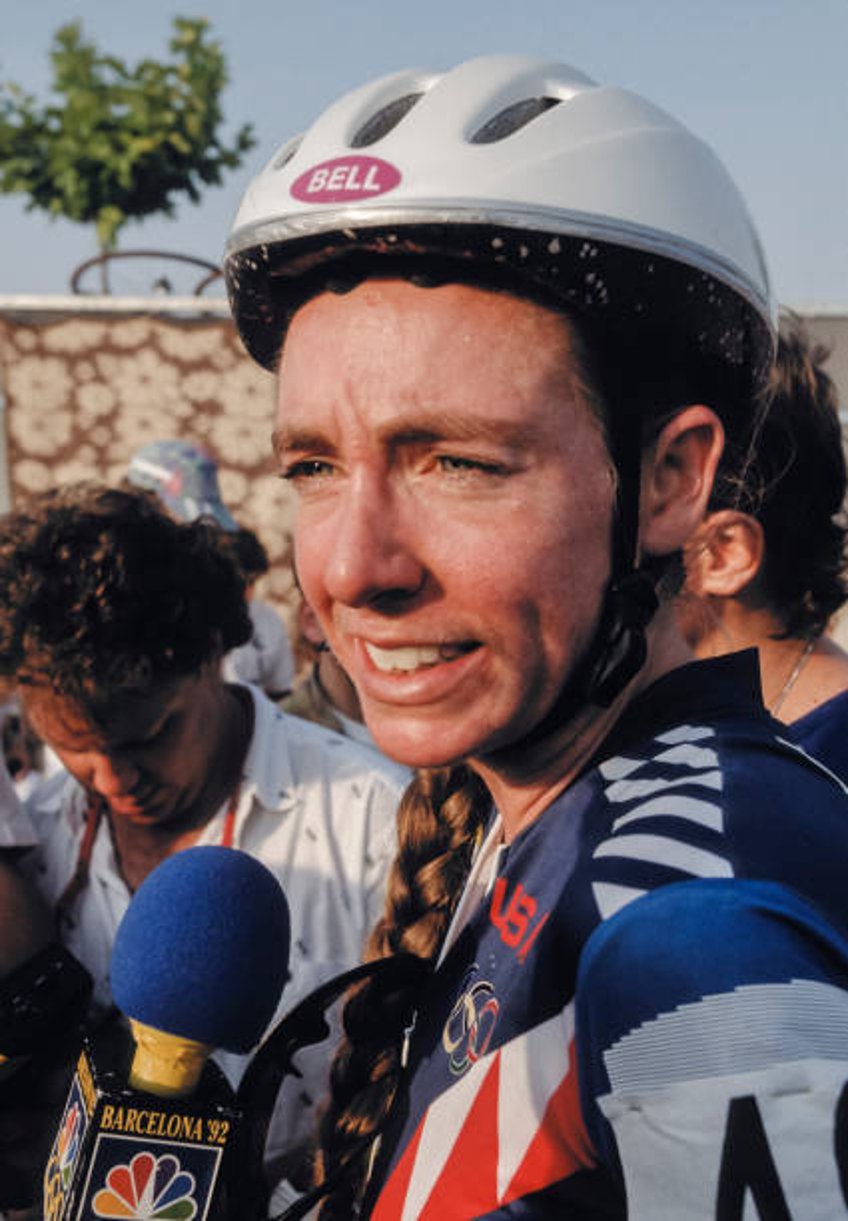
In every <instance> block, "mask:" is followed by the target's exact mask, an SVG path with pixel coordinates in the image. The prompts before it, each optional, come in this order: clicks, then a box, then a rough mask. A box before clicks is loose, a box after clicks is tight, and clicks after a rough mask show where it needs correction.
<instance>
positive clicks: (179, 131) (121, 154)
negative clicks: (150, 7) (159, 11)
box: [0, 17, 255, 250]
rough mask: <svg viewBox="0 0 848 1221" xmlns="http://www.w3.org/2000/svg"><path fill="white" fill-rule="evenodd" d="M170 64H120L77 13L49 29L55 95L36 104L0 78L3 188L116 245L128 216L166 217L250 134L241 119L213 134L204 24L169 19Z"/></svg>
mask: <svg viewBox="0 0 848 1221" xmlns="http://www.w3.org/2000/svg"><path fill="white" fill-rule="evenodd" d="M173 28H174V34H173V37H172V38H171V41H170V44H169V47H170V51H171V53H172V55H173V57H174V58H173V60H172V61H170V62H163V63H160V62H157V61H154V60H149V59H145V60H141V61H140V62H139V63H137V64H136V65H135V66H131V65H128V64H126V63H124V62H123V61H122V60H120V59H116V58H115V57H114V56H111V55H105V54H103V53H102V52H101V51H99V50H98V48H97V47H96V46H94V44H93V43H90V42H87V41H85V40H84V39H83V35H82V30H81V27H80V25H79V23H78V22H74V23H72V24H70V25H65V26H62V27H61V29H59V30H57V31H56V34H55V35H54V38H53V44H52V48H51V51H50V59H51V62H52V65H53V83H52V92H53V95H54V98H53V100H52V101H51V102H47V103H46V104H44V105H39V103H38V102H37V100H36V99H35V98H34V97H33V96H32V95H30V94H27V93H25V92H24V91H23V90H22V89H21V88H20V86H18V85H16V84H14V83H13V82H0V192H2V193H4V194H19V193H22V194H27V195H29V203H28V205H27V206H28V207H29V208H30V209H33V208H40V209H43V210H45V211H46V212H48V213H49V214H50V215H51V216H64V217H66V218H67V219H68V220H72V221H78V222H79V223H81V224H93V225H95V226H96V229H97V235H98V240H99V242H100V245H101V248H102V249H104V250H110V249H114V247H115V244H116V242H117V237H118V234H119V232H120V230H121V229H122V228H123V226H124V225H125V224H126V223H127V221H129V220H140V219H142V218H143V217H145V216H149V215H151V214H152V213H156V212H163V213H165V214H166V215H172V214H173V211H174V207H175V203H176V200H177V198H178V197H179V196H180V195H187V196H188V197H189V198H190V199H191V200H192V201H193V202H197V201H198V200H199V198H200V194H201V189H202V187H205V186H215V185H218V184H219V183H220V182H221V180H222V177H223V173H224V171H225V170H229V169H235V168H236V167H238V166H239V165H240V164H241V161H242V157H243V155H244V153H246V152H247V151H248V150H249V149H250V148H252V147H253V145H254V143H255V140H254V138H253V132H252V129H251V126H250V125H249V124H247V125H245V126H243V127H241V128H240V129H239V130H238V131H237V132H236V134H235V137H234V139H233V142H232V143H231V144H229V145H227V144H225V143H224V142H223V141H222V139H221V137H220V134H219V129H220V127H221V125H222V122H223V114H222V111H221V106H220V94H221V92H222V90H223V88H224V86H225V85H226V83H227V71H226V64H225V60H224V56H223V53H222V51H221V48H220V45H219V44H218V43H217V42H214V41H211V40H210V39H209V37H208V22H206V21H203V20H200V19H197V20H189V19H187V18H180V17H177V18H175V19H174V22H173Z"/></svg>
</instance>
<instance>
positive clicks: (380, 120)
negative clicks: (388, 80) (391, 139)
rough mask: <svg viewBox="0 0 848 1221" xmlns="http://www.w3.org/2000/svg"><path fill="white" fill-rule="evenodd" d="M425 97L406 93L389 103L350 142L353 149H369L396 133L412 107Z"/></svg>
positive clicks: (373, 115) (419, 94)
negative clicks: (393, 132)
mask: <svg viewBox="0 0 848 1221" xmlns="http://www.w3.org/2000/svg"><path fill="white" fill-rule="evenodd" d="M422 96H423V95H422V94H421V93H405V94H404V95H403V96H402V97H399V98H395V99H394V101H391V102H389V103H388V105H387V106H383V107H381V109H380V110H378V111H377V112H376V114H372V116H371V118H370V119H368V120H367V121H366V122H365V123H364V124H363V125H362V127H360V129H359V131H358V132H357V133H356V135H355V136H354V137H353V139H352V140H351V142H350V147H351V148H367V147H368V145H369V144H376V143H377V141H378V140H382V139H383V136H387V135H388V134H389V132H390V131H394V129H395V128H396V127H397V125H398V123H400V121H401V119H403V118H405V116H406V115H407V114H409V112H410V110H411V109H412V107H413V106H414V105H415V103H416V102H417V101H418V99H419V98H420V97H422Z"/></svg>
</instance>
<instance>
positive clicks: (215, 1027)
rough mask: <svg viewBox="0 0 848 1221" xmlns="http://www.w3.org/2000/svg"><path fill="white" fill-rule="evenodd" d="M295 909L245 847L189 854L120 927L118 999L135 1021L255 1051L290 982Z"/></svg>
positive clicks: (153, 883)
mask: <svg viewBox="0 0 848 1221" xmlns="http://www.w3.org/2000/svg"><path fill="white" fill-rule="evenodd" d="M289 937H290V932H289V910H288V903H287V902H286V898H285V895H284V894H283V891H282V889H281V887H280V884H279V882H278V881H277V879H276V878H275V877H274V875H273V874H272V873H271V872H270V870H268V869H266V867H265V866H264V865H263V864H261V862H259V861H257V860H256V859H255V858H254V857H252V856H249V855H248V854H247V853H245V852H240V851H238V850H237V849H235V848H219V847H211V846H210V847H200V848H186V849H184V850H183V851H181V852H176V853H174V855H173V856H170V857H168V858H167V859H166V860H164V861H163V862H162V863H161V865H158V866H157V867H156V869H154V870H153V871H152V872H151V873H150V874H148V876H147V877H146V878H145V879H144V881H143V882H142V884H141V886H139V888H138V890H137V891H136V893H135V895H134V896H133V899H132V902H131V903H130V905H129V907H128V908H127V911H126V913H125V915H124V918H123V920H122V921H121V923H120V925H119V926H118V932H117V935H116V937H115V944H114V947H113V951H112V965H111V985H112V995H113V997H114V999H115V1003H116V1004H117V1006H118V1008H119V1009H121V1011H122V1012H123V1013H124V1014H125V1015H126V1016H127V1017H131V1018H134V1019H136V1021H139V1022H143V1023H144V1024H145V1025H147V1026H153V1027H155V1028H156V1029H157V1030H164V1031H167V1032H168V1033H169V1034H175V1035H180V1036H181V1037H183V1038H187V1039H195V1040H196V1041H197V1042H199V1043H208V1044H211V1045H212V1046H213V1047H220V1048H224V1049H225V1050H227V1051H233V1052H247V1051H250V1050H251V1048H253V1047H254V1046H255V1045H256V1043H257V1042H258V1041H259V1039H260V1038H261V1037H262V1035H263V1033H264V1031H265V1029H266V1027H267V1025H268V1023H269V1022H270V1021H271V1018H272V1017H273V1016H274V1012H275V1010H276V1007H277V1004H278V1002H279V999H280V995H281V993H282V990H283V985H284V983H285V981H286V979H287V977H288V961H289Z"/></svg>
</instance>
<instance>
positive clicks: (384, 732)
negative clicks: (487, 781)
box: [275, 280, 615, 766]
mask: <svg viewBox="0 0 848 1221" xmlns="http://www.w3.org/2000/svg"><path fill="white" fill-rule="evenodd" d="M275 440H276V448H277V452H278V456H279V461H280V466H281V468H282V472H283V474H284V476H285V477H286V478H288V479H289V480H290V481H291V482H292V484H293V486H294V488H295V489H296V492H297V498H298V503H297V514H296V555H297V570H298V575H299V577H300V581H301V584H302V587H303V591H304V594H305V596H306V598H307V599H308V600H309V602H310V603H311V605H312V606H313V607H314V609H315V611H316V613H317V615H318V617H319V619H320V621H321V625H322V627H323V630H324V632H325V634H326V636H327V639H328V641H329V643H330V646H331V648H332V649H333V652H334V653H335V654H336V656H337V657H338V659H339V661H340V662H341V664H342V665H343V667H344V668H345V670H346V671H347V672H348V674H349V675H350V676H351V678H352V679H353V681H354V683H355V685H356V687H357V690H358V693H359V697H360V700H361V702H362V707H363V712H364V715H365V720H366V722H367V724H368V726H369V729H370V730H371V732H372V734H373V735H374V737H375V739H376V741H377V743H378V744H379V745H380V747H381V748H382V749H383V750H384V751H385V752H386V753H387V754H389V755H391V756H393V757H394V758H396V759H398V760H400V761H402V762H404V763H407V764H410V765H413V766H433V765H438V764H443V763H448V762H453V761H456V760H458V759H460V758H464V757H474V756H479V755H483V754H490V753H491V752H493V751H497V750H498V749H499V748H502V747H505V746H508V745H509V744H511V743H513V742H515V741H517V740H518V739H520V738H521V737H522V736H523V735H524V734H526V733H527V732H528V730H530V729H531V728H532V727H533V726H534V725H535V724H536V723H537V722H538V721H539V720H540V719H541V718H542V717H543V716H544V715H545V713H546V712H547V711H548V709H549V708H550V707H551V705H552V703H553V701H554V699H555V697H556V695H557V693H558V692H559V690H560V688H561V686H562V684H563V682H564V681H565V679H566V678H567V676H568V675H569V673H570V672H571V670H572V668H573V667H574V665H575V663H576V661H577V660H578V659H579V658H580V656H581V654H582V653H583V651H584V650H585V648H586V646H587V644H588V642H589V640H590V638H591V636H592V634H593V630H594V627H595V622H596V619H597V615H598V611H599V607H600V603H601V597H602V591H603V589H604V586H605V583H606V581H607V578H608V574H609V563H610V556H609V539H610V530H611V520H612V510H613V501H614V487H615V479H614V472H613V468H612V464H611V462H610V458H609V455H608V453H607V449H606V445H605V441H604V436H603V432H602V428H601V426H600V424H599V422H598V420H597V418H596V416H595V415H594V414H593V412H592V410H591V409H590V407H589V406H588V405H587V401H586V396H585V394H584V392H583V390H582V388H581V383H580V376H579V369H578V366H577V363H576V358H575V353H574V348H573V337H572V334H571V331H570V329H569V326H568V324H567V323H566V321H565V320H564V319H563V318H561V317H560V316H559V315H556V314H554V313H553V312H551V311H549V310H547V309H544V308H542V307H540V306H538V305H535V304H532V303H529V302H527V301H525V300H521V299H518V298H516V297H513V296H510V295H508V294H506V293H493V292H490V291H486V290H483V289H478V288H474V287H470V286H465V285H446V286H443V287H439V288H419V287H416V286H414V285H411V284H409V283H407V282H405V281H386V280H380V281H370V282H366V283H363V284H362V285H360V286H359V287H358V288H356V289H355V290H354V291H352V292H350V293H348V294H346V295H343V296H336V295H331V294H325V295H322V296H320V297H318V298H316V299H314V300H313V301H311V302H310V303H309V304H308V305H306V306H305V307H304V308H303V309H302V310H301V311H300V312H299V313H298V314H297V315H296V317H295V319H294V321H293V323H292V326H291V328H290V331H289V334H288V337H287V340H286V343H285V346H284V349H283V353H282V358H281V365H280V379H279V414H278V428H277V433H276V438H275Z"/></svg>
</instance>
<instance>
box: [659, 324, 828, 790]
mask: <svg viewBox="0 0 848 1221" xmlns="http://www.w3.org/2000/svg"><path fill="white" fill-rule="evenodd" d="M827 356H828V352H827V350H826V349H825V348H823V347H822V346H821V345H819V344H815V343H813V342H812V340H811V339H810V338H809V336H808V335H807V333H806V330H805V328H804V326H803V323H802V322H801V320H800V319H799V318H797V317H795V316H793V315H791V314H789V313H787V314H785V315H784V317H783V319H782V322H781V328H780V334H779V338H778V349H777V361H776V364H775V368H774V373H773V376H772V381H771V401H770V405H769V411H768V415H767V416H766V418H765V420H764V422H763V426H762V428H761V430H760V433H759V436H758V438H757V444H756V450H755V452H754V453H753V455H752V457H751V460H750V461H749V462H748V464H747V466H746V467H745V470H744V479H743V480H741V481H740V479H739V478H738V477H736V475H735V474H734V471H733V465H732V463H729V462H727V461H725V460H723V461H722V462H721V463H720V464H719V470H718V477H717V480H716V487H715V490H714V492H713V495H712V497H711V499H710V506H709V510H710V511H709V513H708V514H707V517H706V518H705V520H704V522H703V523H702V524H701V525H700V526H699V527H698V529H697V530H696V531H695V534H694V535H693V537H692V539H691V540H690V541H689V543H688V544H687V546H686V549H685V553H684V555H685V565H686V574H687V575H686V586H685V590H684V596H683V597H682V598H681V600H680V617H681V623H682V626H683V630H684V633H685V634H686V636H687V638H688V639H689V641H690V643H691V644H692V646H693V648H694V649H695V652H696V654H697V655H698V656H699V657H715V656H719V655H720V654H722V653H729V652H733V651H736V650H739V649H743V648H750V647H754V648H757V649H758V651H759V658H760V670H761V674H762V683H763V699H764V702H765V705H766V707H767V708H768V709H769V710H770V711H771V713H772V715H773V716H775V717H778V718H779V719H780V720H782V721H785V722H787V723H788V724H790V725H791V726H792V734H793V736H794V738H795V739H796V741H798V742H800V743H801V744H802V745H804V746H805V747H806V748H807V749H809V750H810V751H811V753H812V754H815V755H816V756H817V757H818V758H820V759H822V761H823V762H825V763H827V764H828V766H829V767H831V768H833V769H834V770H835V771H836V772H837V774H838V775H839V776H841V777H842V779H846V780H848V745H846V717H848V654H846V653H845V650H844V649H842V648H841V647H840V646H839V645H838V644H837V642H836V641H835V640H834V639H833V638H832V637H831V636H830V635H829V634H828V629H829V627H830V625H831V624H832V622H833V619H834V616H835V615H836V614H837V612H838V611H839V610H840V608H841V607H842V606H843V605H844V603H845V601H846V598H848V582H847V581H846V555H845V536H846V519H845V493H846V483H847V482H848V481H847V480H846V468H845V454H844V450H843V441H842V425H841V421H840V419H839V402H838V397H837V392H836V387H835V385H834V383H833V381H832V379H831V378H830V376H829V375H828V373H827V370H826V369H825V367H824V365H825V362H826V360H827Z"/></svg>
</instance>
